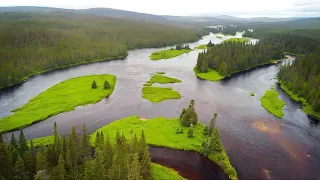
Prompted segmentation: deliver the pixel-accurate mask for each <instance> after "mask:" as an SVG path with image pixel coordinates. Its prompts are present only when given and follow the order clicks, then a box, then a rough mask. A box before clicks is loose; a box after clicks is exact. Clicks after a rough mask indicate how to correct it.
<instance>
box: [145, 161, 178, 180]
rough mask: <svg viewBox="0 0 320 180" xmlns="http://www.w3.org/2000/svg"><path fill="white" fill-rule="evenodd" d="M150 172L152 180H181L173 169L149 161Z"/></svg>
mask: <svg viewBox="0 0 320 180" xmlns="http://www.w3.org/2000/svg"><path fill="white" fill-rule="evenodd" d="M151 173H152V179H153V180H164V179H168V180H183V179H184V178H183V177H181V176H180V175H179V174H178V173H177V172H176V171H175V170H173V169H170V168H167V167H165V166H161V165H159V164H155V163H151Z"/></svg>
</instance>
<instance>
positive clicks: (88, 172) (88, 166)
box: [84, 159, 94, 180]
mask: <svg viewBox="0 0 320 180" xmlns="http://www.w3.org/2000/svg"><path fill="white" fill-rule="evenodd" d="M93 176H94V169H93V160H91V159H90V160H88V161H87V162H86V163H85V167H84V179H85V180H92V179H93V178H92V177H93Z"/></svg>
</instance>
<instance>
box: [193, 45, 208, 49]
mask: <svg viewBox="0 0 320 180" xmlns="http://www.w3.org/2000/svg"><path fill="white" fill-rule="evenodd" d="M207 48H208V44H202V45H200V46H197V47H195V49H207Z"/></svg>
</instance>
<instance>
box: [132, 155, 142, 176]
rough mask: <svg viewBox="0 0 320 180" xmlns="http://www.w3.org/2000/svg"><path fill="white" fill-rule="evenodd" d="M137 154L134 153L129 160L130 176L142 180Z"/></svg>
mask: <svg viewBox="0 0 320 180" xmlns="http://www.w3.org/2000/svg"><path fill="white" fill-rule="evenodd" d="M139 163H140V162H139V155H138V153H134V155H133V158H132V161H131V162H130V178H129V179H131V180H142V179H143V178H142V176H141V174H140V171H141V168H140V164H139Z"/></svg>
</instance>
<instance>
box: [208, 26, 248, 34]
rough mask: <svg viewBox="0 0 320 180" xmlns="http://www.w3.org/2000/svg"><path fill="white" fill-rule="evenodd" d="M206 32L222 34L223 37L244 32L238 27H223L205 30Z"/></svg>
mask: <svg viewBox="0 0 320 180" xmlns="http://www.w3.org/2000/svg"><path fill="white" fill-rule="evenodd" d="M206 30H207V31H210V32H213V33H218V34H224V35H225V36H235V35H236V34H237V32H242V31H244V29H243V28H241V27H239V26H232V25H228V26H223V27H216V28H206Z"/></svg>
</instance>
